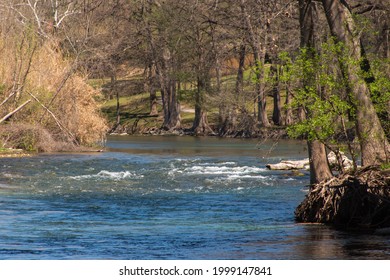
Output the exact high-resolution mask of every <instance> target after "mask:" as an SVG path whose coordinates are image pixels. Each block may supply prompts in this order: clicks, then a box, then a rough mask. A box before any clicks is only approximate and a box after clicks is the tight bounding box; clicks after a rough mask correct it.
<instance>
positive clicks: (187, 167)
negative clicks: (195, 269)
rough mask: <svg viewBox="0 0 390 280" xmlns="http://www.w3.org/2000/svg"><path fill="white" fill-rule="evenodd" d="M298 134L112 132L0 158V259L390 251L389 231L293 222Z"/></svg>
mask: <svg viewBox="0 0 390 280" xmlns="http://www.w3.org/2000/svg"><path fill="white" fill-rule="evenodd" d="M306 154H307V152H306V151H305V144H304V143H302V142H296V141H279V142H278V143H273V142H259V141H258V140H235V139H217V138H195V137H122V136H121V137H110V138H109V139H108V142H107V151H106V152H104V153H93V154H43V155H38V156H34V157H31V158H16V159H4V158H2V159H0V168H1V169H0V259H14V260H16V259H73V260H78V259H161V260H162V259H183V260H184V259H199V260H203V259H305V260H306V259H390V239H389V236H383V235H374V234H372V235H368V234H357V233H346V232H340V231H335V230H333V229H331V228H329V227H326V226H322V225H307V224H297V223H295V222H294V210H295V207H296V206H297V205H298V204H299V203H300V202H301V201H302V200H303V198H304V196H305V194H306V192H307V188H306V187H305V185H307V184H308V181H309V176H308V173H307V172H303V174H300V175H301V176H295V175H293V174H291V173H290V172H288V171H269V170H267V169H266V168H265V164H266V163H276V162H278V161H280V160H282V159H302V158H304V157H306Z"/></svg>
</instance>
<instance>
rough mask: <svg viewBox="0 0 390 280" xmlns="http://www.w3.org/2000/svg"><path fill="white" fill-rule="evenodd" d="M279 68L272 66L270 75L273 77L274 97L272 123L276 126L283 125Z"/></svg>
mask: <svg viewBox="0 0 390 280" xmlns="http://www.w3.org/2000/svg"><path fill="white" fill-rule="evenodd" d="M277 67H278V66H277V65H275V66H274V65H272V66H271V70H270V71H271V73H270V75H272V77H273V85H272V95H273V98H274V110H273V114H272V121H273V122H274V125H282V104H281V102H280V88H279V73H278V68H277Z"/></svg>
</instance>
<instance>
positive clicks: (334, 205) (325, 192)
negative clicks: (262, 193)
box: [295, 166, 390, 229]
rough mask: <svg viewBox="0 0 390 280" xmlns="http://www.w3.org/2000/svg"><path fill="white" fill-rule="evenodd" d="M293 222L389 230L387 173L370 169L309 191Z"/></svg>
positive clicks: (339, 178) (389, 211)
mask: <svg viewBox="0 0 390 280" xmlns="http://www.w3.org/2000/svg"><path fill="white" fill-rule="evenodd" d="M295 218H296V220H297V221H298V222H311V223H325V224H332V225H334V226H336V227H340V228H346V229H378V228H389V227H390V170H387V171H384V170H381V169H380V168H379V167H378V166H370V167H367V168H364V169H362V170H360V171H358V173H357V174H356V175H354V176H352V175H349V174H346V175H343V176H341V177H335V178H333V179H331V180H329V181H327V182H322V183H319V184H317V185H315V186H313V187H311V189H310V191H309V193H308V195H307V196H306V197H305V199H304V201H303V202H302V203H301V204H300V205H299V206H298V207H297V209H296V211H295Z"/></svg>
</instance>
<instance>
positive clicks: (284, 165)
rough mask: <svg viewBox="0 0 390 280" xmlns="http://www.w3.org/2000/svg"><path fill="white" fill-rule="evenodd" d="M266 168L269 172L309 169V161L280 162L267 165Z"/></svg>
mask: <svg viewBox="0 0 390 280" xmlns="http://www.w3.org/2000/svg"><path fill="white" fill-rule="evenodd" d="M266 167H267V168H268V169H271V170H292V169H309V168H310V162H309V159H303V160H282V161H281V162H279V163H276V164H267V165H266Z"/></svg>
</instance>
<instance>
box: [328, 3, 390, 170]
mask: <svg viewBox="0 0 390 280" xmlns="http://www.w3.org/2000/svg"><path fill="white" fill-rule="evenodd" d="M322 4H323V7H324V10H325V14H326V18H327V21H328V25H329V27H330V31H331V33H332V35H333V36H334V37H335V39H336V40H337V42H340V43H342V49H341V51H340V53H339V54H338V57H339V64H340V68H341V70H342V74H343V76H344V78H345V81H346V90H347V93H348V95H349V100H350V103H351V104H353V107H354V110H355V112H354V113H355V116H354V119H355V124H356V132H357V135H358V137H359V142H360V148H361V153H362V164H363V165H371V164H378V163H383V162H387V161H389V153H390V146H389V142H388V140H387V138H386V136H385V133H384V131H383V128H382V126H381V123H380V120H379V118H378V115H377V113H376V111H375V107H374V106H373V103H372V101H371V99H370V92H369V88H368V86H367V84H366V82H365V81H364V80H363V79H362V78H361V77H360V76H359V73H360V72H361V71H362V69H361V61H362V59H364V56H363V55H362V54H363V50H362V43H361V38H360V33H359V30H358V28H357V26H356V23H355V20H354V17H353V15H352V13H351V9H350V7H349V6H348V4H347V2H346V1H345V0H322ZM363 71H364V69H363Z"/></svg>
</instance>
